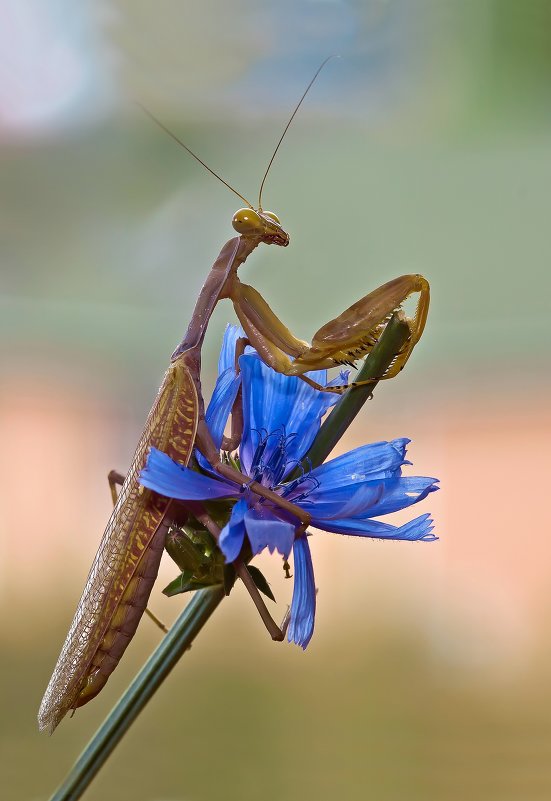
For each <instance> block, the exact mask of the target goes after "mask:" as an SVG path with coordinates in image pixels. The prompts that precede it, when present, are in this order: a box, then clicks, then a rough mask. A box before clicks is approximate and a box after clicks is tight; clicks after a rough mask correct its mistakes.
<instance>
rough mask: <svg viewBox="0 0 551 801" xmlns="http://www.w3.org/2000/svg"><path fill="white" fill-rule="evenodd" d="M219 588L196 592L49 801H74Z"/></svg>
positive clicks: (208, 611)
mask: <svg viewBox="0 0 551 801" xmlns="http://www.w3.org/2000/svg"><path fill="white" fill-rule="evenodd" d="M222 598H224V589H223V588H221V587H214V588H209V589H206V590H199V591H198V592H196V593H195V595H194V596H193V598H192V599H191V601H190V602H189V603H188V605H187V606H186V608H185V609H184V610H183V612H182V613H181V614H180V616H179V617H178V619H177V620H176V622H175V623H174V625H173V626H172V628H171V629H170V631H169V632H168V634H167V635H166V636H165V637H163V639H162V640H161V642H160V643H159V645H158V646H157V648H156V649H155V651H154V652H153V653H152V654H151V656H150V657H149V659H148V660H147V662H146V663H145V665H144V666H143V668H142V669H141V670H140V672H139V673H138V675H137V676H136V678H135V679H134V680H133V682H132V683H131V684H130V686H129V687H128V689H127V690H126V691H125V692H124V694H123V695H122V697H121V698H120V700H119V701H118V703H117V704H116V705H115V706H114V707H113V709H112V710H111V712H110V713H109V715H108V716H107V717H106V719H105V720H104V722H103V723H102V724H101V726H100V727H99V729H98V730H97V732H96V733H95V735H94V736H93V737H92V739H91V740H90V742H89V743H88V745H87V746H86V748H85V749H84V751H83V752H82V754H81V755H80V756H79V758H78V759H77V761H76V763H75V764H74V766H73V768H72V770H71V772H70V773H69V774H68V776H67V778H66V779H65V781H64V782H63V784H62V785H61V786H60V787H59V788H58V790H57V791H56V792H55V793H54V794H53V795H52V797H51V799H50V801H76V799H77V798H80V797H81V795H82V794H83V792H84V791H85V790H86V788H87V787H88V785H89V784H90V782H91V781H92V779H93V778H94V776H95V775H96V773H97V772H98V771H99V769H100V768H101V766H102V765H103V763H104V762H105V761H106V759H107V758H108V756H109V755H110V753H111V752H112V751H113V749H114V748H115V746H116V745H117V743H118V742H119V741H120V740H121V738H122V736H123V735H124V734H125V732H126V731H127V730H128V729H129V728H130V725H131V724H132V723H133V721H134V720H135V719H136V718H137V716H138V715H139V713H140V712H141V711H142V709H143V708H144V706H145V705H146V704H147V702H148V701H149V699H150V698H151V697H152V695H153V694H154V693H155V691H156V690H157V688H158V687H159V686H160V685H161V684H162V682H163V681H164V680H165V678H166V677H167V676H168V674H169V673H170V671H171V670H172V668H173V667H174V665H175V664H176V663H177V662H178V660H179V659H180V657H181V656H182V655H183V654H184V653H185V651H187V649H188V648H189V647H190V645H191V643H192V642H193V640H194V639H195V637H196V636H197V634H198V633H199V632H200V631H201V629H202V628H203V626H204V625H205V623H206V622H207V620H208V619H209V617H210V616H211V615H212V613H213V612H214V610H215V609H216V607H217V606H218V604H219V603H220V601H221V600H222Z"/></svg>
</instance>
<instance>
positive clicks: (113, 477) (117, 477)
mask: <svg viewBox="0 0 551 801" xmlns="http://www.w3.org/2000/svg"><path fill="white" fill-rule="evenodd" d="M107 481H108V482H109V489H110V490H111V498H112V499H113V506H115V504H116V503H117V498H118V496H119V493H118V492H117V486H118V487H122V485H123V484H124V476H123V474H122V473H119V471H118V470H110V471H109V473H108V475H107ZM145 614H146V615H147V616H148V617H149V618H150V619H151V620H152V621H153V622H154V623H155V625H156V626H158V627H159V628H160V629H161V631H163V632H164V633H165V634H168V628H167V627H166V626H165V624H164V623H163V621H162V620H159V618H158V617H157V615H156V614H155V613H154V612H152V611H151V609H149V607H148V606H146V607H145Z"/></svg>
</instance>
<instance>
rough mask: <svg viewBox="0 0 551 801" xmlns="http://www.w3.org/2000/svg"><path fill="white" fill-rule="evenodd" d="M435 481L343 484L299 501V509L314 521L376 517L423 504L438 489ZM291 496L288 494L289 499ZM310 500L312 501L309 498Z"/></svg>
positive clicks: (410, 479)
mask: <svg viewBox="0 0 551 801" xmlns="http://www.w3.org/2000/svg"><path fill="white" fill-rule="evenodd" d="M435 481H436V479H434V478H424V477H421V476H411V477H409V476H408V477H405V478H404V477H403V476H398V477H396V478H386V479H382V480H378V481H364V482H362V483H359V484H349V485H347V484H345V485H343V486H340V487H333V488H331V489H328V490H325V492H323V493H322V492H321V490H324V489H325V485H322V487H320V488H318V491H317V492H316V493H314V492H312V493H311V494H310V495H309V496H308V498H306V499H304V500H301V501H300V505H301V506H302V508H303V509H304V510H305V511H306V512H309V513H310V514H312V515H314V516H315V517H316V518H317V519H324V520H328V519H331V518H337V517H338V518H341V519H345V518H364V517H379V516H380V515H384V514H388V513H389V512H397V511H398V510H399V509H405V508H406V507H408V506H411V505H412V504H413V503H417V502H418V501H422V500H423V498H426V496H427V495H428V494H429V493H430V492H434V491H435V490H437V489H438V487H436V486H435ZM292 497H293V493H291V494H290V495H289V499H290V500H292ZM312 498H313V499H312Z"/></svg>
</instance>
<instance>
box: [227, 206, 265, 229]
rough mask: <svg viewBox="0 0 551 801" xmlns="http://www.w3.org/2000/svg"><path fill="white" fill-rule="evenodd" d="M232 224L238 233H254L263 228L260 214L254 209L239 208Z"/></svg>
mask: <svg viewBox="0 0 551 801" xmlns="http://www.w3.org/2000/svg"><path fill="white" fill-rule="evenodd" d="M232 225H233V227H234V228H235V230H236V231H237V233H238V234H245V235H247V234H254V233H258V232H259V231H260V230H262V228H263V225H262V222H261V219H260V215H259V214H258V213H257V212H256V211H255V210H254V209H239V211H236V212H235V214H234V215H233V220H232Z"/></svg>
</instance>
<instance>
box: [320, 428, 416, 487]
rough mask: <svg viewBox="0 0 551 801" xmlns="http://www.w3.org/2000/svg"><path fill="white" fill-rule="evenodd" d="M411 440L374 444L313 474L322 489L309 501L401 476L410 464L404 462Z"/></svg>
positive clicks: (361, 448)
mask: <svg viewBox="0 0 551 801" xmlns="http://www.w3.org/2000/svg"><path fill="white" fill-rule="evenodd" d="M408 442H410V440H409V439H404V438H402V439H393V440H392V441H391V442H374V443H372V444H370V445H362V446H360V447H359V448H355V449H354V450H353V451H348V453H343V454H342V456H337V457H336V458H335V459H331V460H330V461H329V462H325V464H322V465H320V466H319V467H316V468H315V469H314V470H313V471H312V476H314V477H315V478H316V479H317V480H318V481H319V487H317V488H315V489H313V490H312V492H310V493H309V494H308V500H309V501H315V500H316V499H318V498H319V500H324V496H325V495H326V493H327V492H328V491H330V490H332V489H335V488H337V487H342V486H343V485H350V484H356V483H359V482H363V481H374V480H375V479H378V478H391V477H392V476H395V475H400V468H401V466H402V465H404V464H410V463H409V462H407V461H406V460H405V455H406V446H407V444H408Z"/></svg>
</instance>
